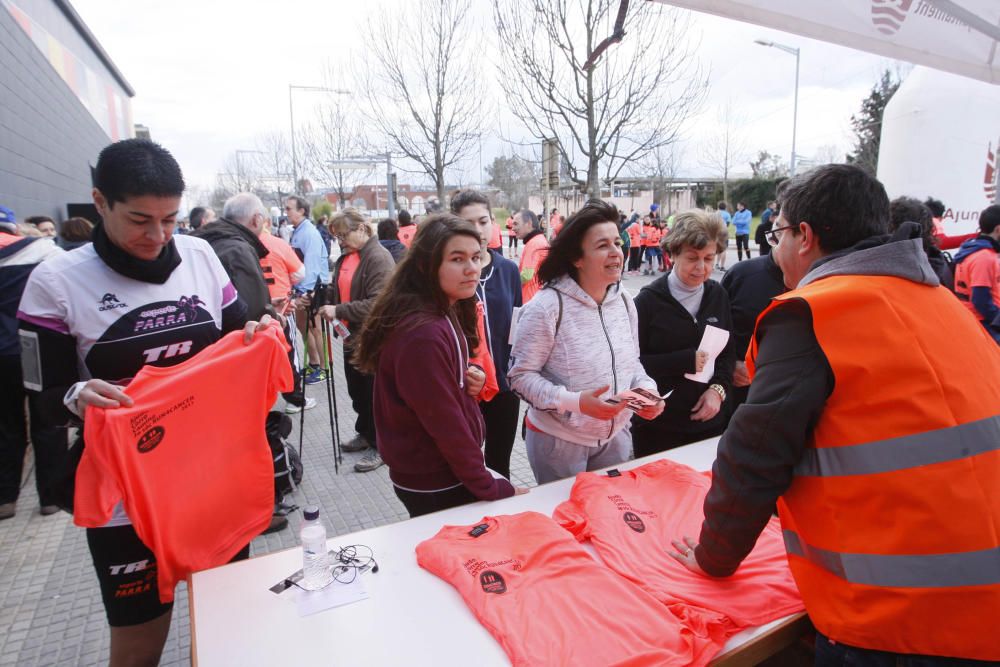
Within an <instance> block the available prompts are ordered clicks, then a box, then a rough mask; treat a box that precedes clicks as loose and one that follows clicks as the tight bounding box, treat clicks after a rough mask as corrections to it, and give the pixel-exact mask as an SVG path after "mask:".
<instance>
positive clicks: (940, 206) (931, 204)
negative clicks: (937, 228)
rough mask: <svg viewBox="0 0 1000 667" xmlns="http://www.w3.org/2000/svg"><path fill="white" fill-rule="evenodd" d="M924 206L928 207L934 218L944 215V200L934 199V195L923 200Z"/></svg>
mask: <svg viewBox="0 0 1000 667" xmlns="http://www.w3.org/2000/svg"><path fill="white" fill-rule="evenodd" d="M924 206H926V207H927V208H929V209H930V211H931V215H933V216H934V217H935V218H940V217H942V216H943V215H944V202H943V201H941V200H940V199H934V197H928V198H927V199H925V200H924Z"/></svg>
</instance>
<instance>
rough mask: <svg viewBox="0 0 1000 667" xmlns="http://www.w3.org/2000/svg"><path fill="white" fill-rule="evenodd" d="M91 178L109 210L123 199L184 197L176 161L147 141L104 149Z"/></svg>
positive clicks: (114, 145)
mask: <svg viewBox="0 0 1000 667" xmlns="http://www.w3.org/2000/svg"><path fill="white" fill-rule="evenodd" d="M91 177H92V179H93V182H94V187H95V188H97V189H98V190H100V192H101V194H102V195H104V198H105V199H106V200H107V202H108V206H109V207H113V206H114V205H115V202H123V201H125V199H126V198H127V197H141V196H143V195H153V196H155V197H180V196H181V195H182V194H184V176H183V175H182V174H181V168H180V165H178V164H177V160H175V159H174V156H173V155H171V154H170V151H168V150H167V149H166V148H164V147H163V146H161V145H159V144H158V143H155V142H153V141H150V140H148V139H125V140H123V141H117V142H115V143H113V144H111V145H109V146H105V148H104V150H102V151H101V154H100V155H99V156H98V158H97V166H96V167H94V168H93V169H92V170H91Z"/></svg>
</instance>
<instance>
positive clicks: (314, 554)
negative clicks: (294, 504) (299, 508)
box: [299, 505, 333, 591]
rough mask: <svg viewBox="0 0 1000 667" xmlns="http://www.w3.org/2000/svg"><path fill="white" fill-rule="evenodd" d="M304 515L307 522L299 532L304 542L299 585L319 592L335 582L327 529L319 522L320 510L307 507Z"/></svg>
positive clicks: (312, 506) (311, 506)
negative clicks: (327, 540) (327, 545)
mask: <svg viewBox="0 0 1000 667" xmlns="http://www.w3.org/2000/svg"><path fill="white" fill-rule="evenodd" d="M303 515H304V517H305V521H304V522H303V523H302V529H301V530H300V531H299V538H300V539H301V540H302V581H301V582H299V585H300V586H302V588H305V589H307V590H310V591H317V590H319V589H321V588H323V587H324V586H327V585H328V584H329V583H330V582H331V581H332V580H333V573H332V571H331V569H330V557H329V554H328V552H327V548H326V527H325V526H324V525H323V522H322V521H320V520H319V508H318V507H316V506H315V505H310V506H309V507H306V508H305V510H303Z"/></svg>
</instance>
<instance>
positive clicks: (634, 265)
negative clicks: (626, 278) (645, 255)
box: [628, 246, 643, 271]
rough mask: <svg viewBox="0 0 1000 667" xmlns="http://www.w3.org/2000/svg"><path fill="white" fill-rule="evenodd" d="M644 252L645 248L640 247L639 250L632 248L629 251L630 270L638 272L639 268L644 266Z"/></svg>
mask: <svg viewBox="0 0 1000 667" xmlns="http://www.w3.org/2000/svg"><path fill="white" fill-rule="evenodd" d="M642 251H643V247H642V246H639V247H637V248H630V249H629V251H628V270H629V271H638V270H639V266H640V265H641V264H642Z"/></svg>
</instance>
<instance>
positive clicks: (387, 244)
mask: <svg viewBox="0 0 1000 667" xmlns="http://www.w3.org/2000/svg"><path fill="white" fill-rule="evenodd" d="M379 244H380V245H381V246H382V247H383V248H385V249H386V250H388V251H389V254H390V255H392V261H394V262H396V264H399V263H400V262H402V261H403V258H404V257H406V246H405V245H403V242H402V241H400V240H398V239H381V240H380V241H379Z"/></svg>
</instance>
